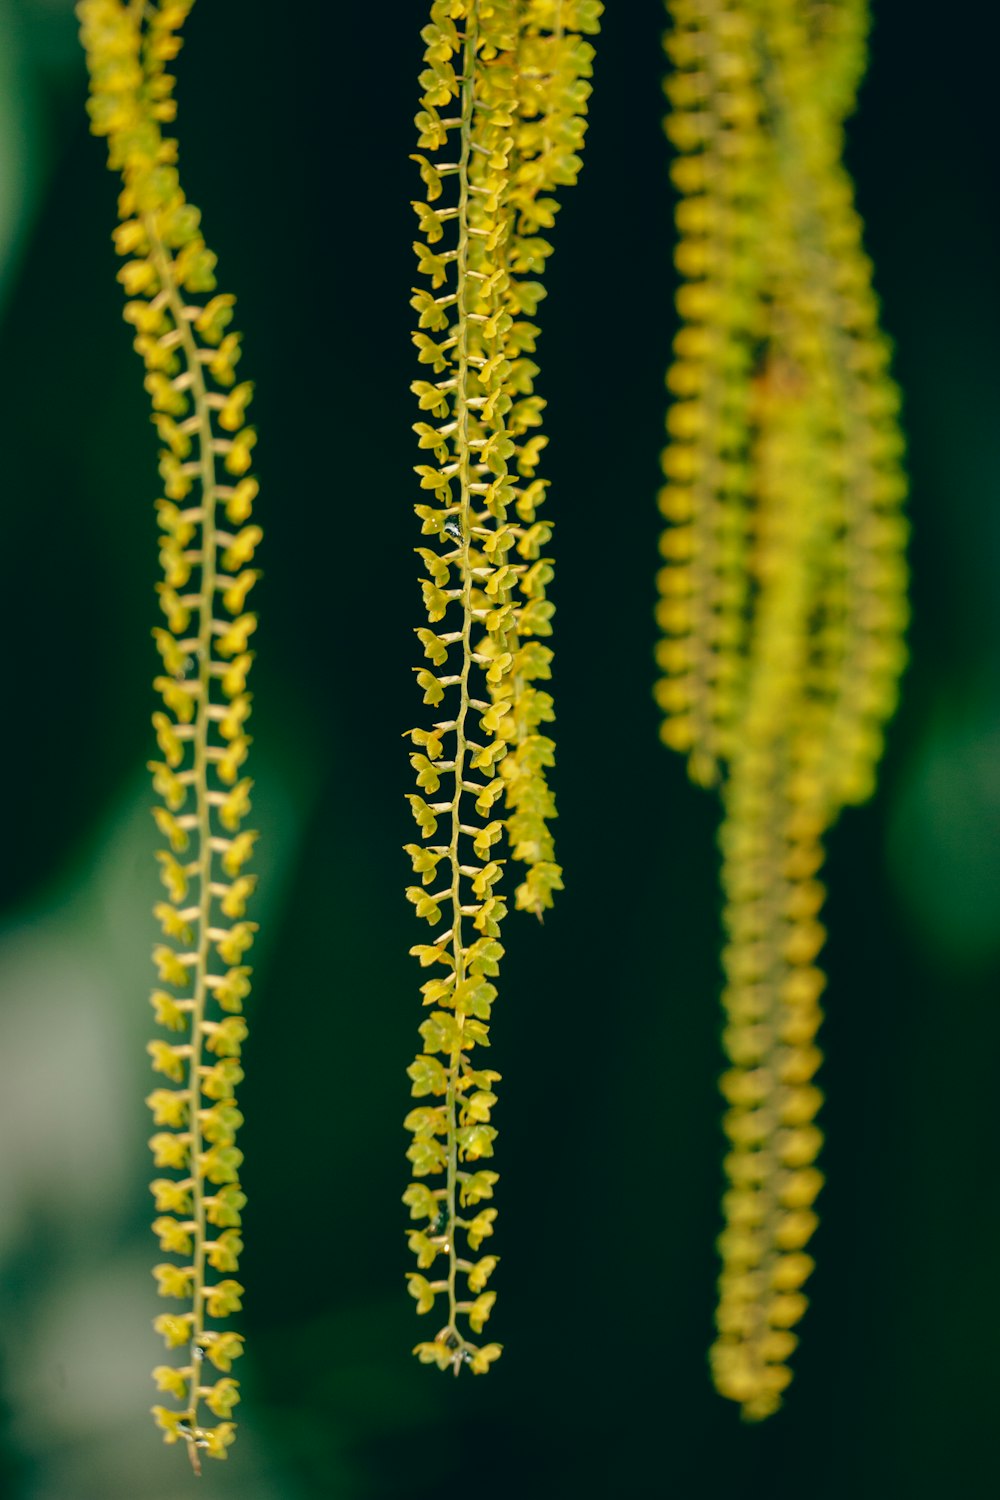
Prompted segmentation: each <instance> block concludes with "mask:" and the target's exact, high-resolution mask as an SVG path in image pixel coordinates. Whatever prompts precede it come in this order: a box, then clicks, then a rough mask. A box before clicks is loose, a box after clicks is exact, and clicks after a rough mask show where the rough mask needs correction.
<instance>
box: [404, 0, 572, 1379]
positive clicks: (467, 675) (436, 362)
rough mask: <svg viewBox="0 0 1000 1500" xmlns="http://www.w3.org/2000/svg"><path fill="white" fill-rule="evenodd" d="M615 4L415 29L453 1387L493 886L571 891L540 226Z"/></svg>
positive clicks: (438, 1171)
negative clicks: (560, 735)
mask: <svg viewBox="0 0 1000 1500" xmlns="http://www.w3.org/2000/svg"><path fill="white" fill-rule="evenodd" d="M601 9H602V7H601V6H600V5H599V4H597V3H595V0H489V3H488V4H487V3H486V0H434V3H433V4H432V5H431V10H430V23H429V24H428V25H427V26H425V27H424V29H423V32H422V33H421V34H422V37H423V40H424V43H425V54H424V62H425V69H424V71H423V72H422V73H421V75H420V83H421V88H422V91H423V92H422V96H421V108H420V112H419V113H418V115H417V117H416V124H417V130H418V132H419V139H418V145H419V148H420V154H418V155H417V156H416V158H415V160H416V161H417V162H418V164H419V166H420V175H421V178H422V180H423V183H424V187H425V191H426V199H427V201H426V202H419V203H415V204H414V208H415V210H416V213H417V216H418V220H419V224H420V233H421V238H420V239H419V240H418V241H417V242H416V244H415V245H414V251H415V253H416V256H417V260H418V265H419V271H420V274H421V277H422V278H423V279H424V281H426V282H429V287H428V286H426V285H422V286H420V287H418V288H416V289H415V290H414V296H413V299H412V306H413V307H414V309H415V310H416V311H417V313H418V314H419V327H418V330H417V332H416V333H415V334H414V343H415V345H416V348H417V357H418V360H419V361H420V363H421V364H424V365H427V366H428V367H429V372H428V373H429V375H432V376H433V377H434V378H432V379H431V378H428V379H421V380H417V381H415V382H414V383H413V391H414V394H415V395H416V397H417V399H418V403H419V406H420V409H421V412H423V413H425V414H426V417H425V419H424V420H421V421H419V422H418V423H417V424H416V425H415V429H414V430H415V431H416V433H417V438H418V442H419V446H420V447H421V449H424V450H426V453H427V457H428V459H429V460H432V462H427V463H422V464H420V465H418V466H417V470H416V472H417V474H418V475H419V477H420V483H421V488H422V489H423V490H425V491H427V492H428V494H427V503H424V504H420V505H417V507H416V512H417V515H418V517H419V519H420V521H421V523H422V531H423V533H424V535H425V536H426V537H427V538H428V541H429V545H427V546H423V547H419V548H418V549H417V553H418V556H419V557H420V560H421V562H422V564H423V568H424V573H425V576H424V577H423V578H422V580H421V587H422V590H423V597H424V605H425V608H426V612H427V624H426V625H425V626H421V627H419V628H418V630H417V636H418V639H419V640H420V643H421V645H422V647H423V650H424V655H425V658H426V660H427V662H428V663H429V665H428V666H422V667H419V668H417V669H416V673H417V682H418V685H419V686H420V688H421V689H422V690H423V695H424V702H425V704H427V705H429V706H430V707H432V708H434V709H435V710H437V711H438V712H439V714H440V715H441V717H440V718H438V719H437V720H436V721H435V722H434V723H433V724H432V725H431V726H430V727H429V728H417V729H413V730H411V731H410V732H409V738H410V740H411V742H412V747H413V753H412V754H411V757H410V759H411V762H412V765H413V769H414V771H415V773H416V780H417V792H416V793H415V794H412V795H411V796H410V798H409V801H410V805H411V808H412V811H413V816H414V818H415V820H416V823H417V825H418V828H419V830H420V834H421V839H422V841H421V842H420V843H413V844H408V845H407V846H406V849H407V853H408V854H409V855H410V858H411V861H412V864H413V871H414V874H415V875H418V876H419V877H420V884H419V885H414V886H411V887H410V888H409V889H408V891H407V896H408V898H409V900H410V901H412V903H413V905H414V907H415V908H416V913H417V916H418V917H421V918H423V919H424V920H425V921H426V922H428V923H429V925H430V926H431V927H432V928H438V927H439V926H440V927H441V928H442V929H443V930H442V931H441V932H440V933H439V934H437V935H436V936H435V938H434V940H433V941H432V942H428V943H420V944H418V945H416V946H415V947H414V948H413V950H412V952H413V954H414V956H416V957H417V958H419V960H420V963H421V965H422V966H423V967H425V968H429V969H432V970H434V975H433V977H432V978H430V979H429V980H428V981H427V982H426V983H425V984H424V985H423V986H422V992H423V997H424V1004H425V1005H426V1006H428V1007H429V1008H430V1009H429V1014H428V1016H427V1018H426V1020H425V1021H424V1022H423V1024H422V1025H421V1027H420V1034H421V1039H422V1050H421V1052H420V1054H419V1055H418V1057H417V1058H416V1061H415V1062H414V1063H413V1064H412V1065H411V1067H410V1068H409V1076H410V1079H411V1083H412V1093H413V1095H414V1097H415V1098H416V1099H417V1100H418V1101H420V1102H418V1104H417V1105H416V1107H415V1108H413V1109H412V1110H411V1111H410V1113H409V1115H408V1116H407V1118H406V1127H407V1129H408V1130H410V1131H411V1133H412V1141H411V1144H410V1147H409V1150H408V1152H407V1155H408V1157H409V1160H410V1162H411V1165H412V1170H413V1175H414V1178H415V1180H414V1181H413V1182H412V1183H411V1184H410V1185H409V1187H408V1188H407V1190H406V1193H405V1194H404V1202H405V1203H406V1204H407V1206H408V1207H409V1210H410V1215H411V1218H412V1219H413V1220H414V1221H415V1222H416V1224H417V1226H418V1227H415V1228H413V1229H412V1230H411V1231H410V1234H409V1240H410V1247H411V1249H412V1250H413V1252H414V1253H415V1255H416V1257H417V1267H418V1269H417V1271H415V1272H413V1273H411V1274H410V1276H409V1283H410V1292H411V1294H412V1296H413V1297H414V1299H415V1300H416V1303H417V1311H418V1312H419V1313H427V1312H430V1311H431V1310H432V1309H433V1308H434V1307H435V1306H436V1305H437V1304H438V1303H439V1302H440V1304H443V1309H444V1313H443V1315H444V1323H443V1325H442V1326H441V1327H440V1328H439V1329H438V1330H437V1331H436V1333H435V1335H434V1337H433V1338H431V1339H427V1340H425V1341H423V1342H421V1343H419V1344H418V1345H417V1347H416V1349H415V1351H414V1352H415V1353H416V1354H417V1355H418V1356H419V1358H420V1359H421V1361H423V1362H424V1363H428V1364H436V1365H437V1366H438V1367H439V1368H441V1369H452V1370H453V1371H454V1372H455V1373H456V1374H457V1373H458V1372H459V1371H460V1370H461V1369H462V1367H463V1366H467V1367H468V1368H469V1369H470V1370H472V1372H473V1373H474V1374H484V1373H485V1372H486V1371H487V1370H488V1369H489V1367H490V1365H491V1364H492V1362H493V1361H494V1360H496V1359H497V1358H498V1357H499V1355H500V1352H501V1346H500V1345H499V1344H496V1343H481V1342H479V1339H478V1336H479V1335H480V1334H481V1333H482V1331H483V1327H484V1325H485V1323H486V1322H487V1320H488V1318H489V1316H490V1313H491V1311H492V1308H493V1303H494V1299H495V1293H494V1292H493V1291H492V1290H487V1289H486V1286H487V1282H488V1280H489V1278H490V1277H491V1275H492V1273H493V1271H494V1269H495V1267H496V1264H497V1257H496V1256H495V1255H492V1254H487V1255H480V1254H479V1252H480V1250H481V1248H482V1245H483V1243H484V1241H486V1240H488V1239H490V1238H491V1237H492V1235H493V1232H494V1221H495V1219H496V1209H495V1208H493V1207H492V1205H491V1204H490V1200H491V1199H492V1198H493V1189H494V1185H495V1183H496V1182H497V1173H496V1172H494V1171H492V1170H491V1169H490V1168H489V1167H486V1166H484V1165H482V1163H484V1162H486V1161H488V1160H489V1159H490V1158H491V1157H492V1155H493V1142H494V1140H495V1138H496V1128H495V1127H494V1125H493V1124H492V1112H493V1109H494V1106H495V1104H496V1102H497V1096H496V1093H495V1092H494V1086H495V1084H496V1083H498V1082H499V1074H498V1073H496V1072H495V1071H494V1070H492V1069H489V1068H482V1067H478V1066H476V1061H475V1059H474V1055H473V1054H474V1052H475V1049H476V1048H477V1047H482V1046H486V1045H488V1041H489V1023H490V1018H491V1011H492V1006H493V1002H494V1000H495V998H496V994H497V991H496V987H495V985H494V984H493V983H492V982H491V981H492V980H493V979H494V978H495V977H496V976H497V974H498V972H499V963H500V960H501V958H502V957H503V952H504V949H503V946H502V944H501V943H500V940H499V939H500V924H501V922H502V920H503V918H504V917H505V915H506V910H507V908H506V903H505V901H504V899H503V897H502V895H501V894H500V891H499V889H498V885H499V882H500V879H501V876H502V872H503V865H504V863H505V859H504V850H505V848H506V847H507V845H508V843H509V845H510V849H511V853H512V855H513V857H514V858H515V859H518V860H520V861H521V862H522V863H523V864H524V865H525V867H526V873H525V879H524V881H523V883H522V884H521V886H520V887H519V888H518V892H517V898H516V899H517V904H518V906H520V907H523V908H525V909H528V910H534V911H536V912H538V913H539V915H540V914H541V912H542V910H543V909H544V908H545V907H547V906H549V905H551V893H552V891H553V890H557V889H559V888H560V887H561V879H560V874H561V872H560V870H559V866H558V865H557V864H556V863H555V859H554V850H553V846H552V838H551V834H550V832H549V829H548V822H549V820H550V819H551V818H552V817H554V816H555V805H554V802H553V800H552V796H551V792H550V790H549V788H548V785H547V781H546V776H545V773H546V770H547V769H548V768H549V767H550V766H551V764H552V758H553V745H552V741H551V740H550V739H549V738H548V737H547V736H546V735H544V734H542V733H540V726H542V725H543V724H545V723H547V722H548V721H549V720H551V718H552V700H551V698H550V696H549V695H548V693H546V692H543V691H542V690H541V689H539V688H537V687H536V686H534V684H535V683H537V682H539V681H544V680H546V679H548V678H549V676H550V662H551V659H552V653H551V651H550V650H549V649H548V647H547V646H544V645H543V644H542V642H541V640H540V637H544V636H548V635H549V634H550V629H551V627H550V624H549V621H550V619H551V615H552V605H551V604H550V603H549V602H548V600H547V599H546V597H545V590H546V586H547V584H548V583H549V581H550V580H551V576H552V568H551V563H550V561H549V560H548V559H547V558H546V557H545V556H544V555H543V551H544V549H545V547H546V546H547V543H548V541H549V538H550V535H551V528H550V527H549V525H548V524H547V523H545V522H541V521H539V520H538V519H537V514H536V513H537V509H538V507H539V505H540V504H541V501H542V499H543V498H544V491H545V481H544V480H542V479H540V478H539V477H538V475H537V467H538V460H539V454H540V452H541V450H542V447H543V446H544V442H545V439H544V438H543V437H542V436H541V434H540V433H539V432H538V427H539V425H540V421H541V412H542V408H543V402H542V401H541V399H540V398H539V397H538V396H537V395H536V394H535V392H534V379H535V376H536V375H537V374H538V367H537V365H535V364H534V362H533V361H532V360H531V359H530V358H529V357H528V356H529V355H530V354H531V353H532V352H533V351H534V349H535V340H536V338H537V335H538V328H537V326H536V325H535V324H534V323H533V322H531V321H529V319H530V318H531V317H532V316H533V315H534V312H535V308H536V306H537V304H538V302H539V301H540V300H541V297H542V296H543V294H544V289H543V287H542V286H541V284H540V282H539V281H537V279H534V278H536V277H537V275H538V274H539V273H540V272H541V270H542V268H543V266H544V262H545V259H546V257H547V256H548V255H549V253H550V251H551V246H550V245H549V243H548V242H547V241H546V240H544V239H542V238H541V237H540V236H539V234H538V231H539V229H542V228H547V227H548V226H549V225H550V224H551V222H552V219H553V217H554V214H555V211H556V208H557V204H556V201H555V199H554V198H553V197H551V193H552V192H553V191H554V190H555V189H556V188H558V187H562V186H566V185H568V184H570V183H572V182H573V181H575V178H576V174H577V172H578V171H579V166H580V161H579V156H578V154H577V153H578V151H579V147H580V145H581V144H582V140H583V131H584V122H583V113H584V110H585V106H586V100H587V96H588V93H589V87H588V85H587V84H586V82H585V79H586V77H587V76H588V75H589V71H590V61H591V57H592V49H591V48H590V46H589V44H588V43H586V42H584V41H583V40H582V37H581V35H580V33H581V32H583V31H590V32H592V31H595V30H596V29H597V21H598V16H599V14H600V11H601ZM425 153H426V154H425ZM504 808H506V811H507V816H506V817H504V816H502V812H503V809H504ZM441 971H443V973H442V972H441ZM438 1183H440V1185H434V1184H438ZM484 1204H486V1205H489V1206H486V1207H484V1206H482V1205H484ZM424 1272H429V1273H430V1275H425V1274H424ZM470 1335H473V1336H475V1337H470Z"/></svg>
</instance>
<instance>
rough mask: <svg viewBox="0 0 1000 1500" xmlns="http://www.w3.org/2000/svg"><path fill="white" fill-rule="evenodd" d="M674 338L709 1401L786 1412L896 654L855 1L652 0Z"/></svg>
mask: <svg viewBox="0 0 1000 1500" xmlns="http://www.w3.org/2000/svg"><path fill="white" fill-rule="evenodd" d="M668 8H669V11H670V13H671V16H672V19H673V23H674V24H673V29H672V31H671V32H670V34H669V36H668V38H667V51H668V55H669V57H670V60H671V64H672V70H671V72H670V74H669V76H668V79H667V85H666V87H667V93H668V97H669V99H670V104H671V106H672V111H671V114H670V116H669V118H668V121H667V132H668V135H669V136H670V139H671V141H672V142H673V144H674V146H675V147H676V148H677V151H678V153H679V154H678V156H677V158H676V160H675V161H674V163H673V167H672V175H673V178H674V182H675V185H676V187H677V189H678V191H679V194H680V200H679V203H678V206H677V229H678V244H677V249H676V252H675V259H676V264H677V268H678V270H679V272H680V273H681V277H682V284H681V287H680V289H679V291H678V296H677V306H678V312H679V313H680V317H681V327H680V330H679V332H678V334H677V337H676V340H675V346H674V353H675V358H674V363H673V364H672V366H671V368H670V372H669V375H668V386H669V388H670V390H671V392H672V396H673V401H672V404H671V407H670V410H669V412H668V416H667V427H668V433H669V438H670V441H669V444H668V446H667V448H666V450H665V452H664V455H663V469H664V474H665V477H666V481H667V482H666V484H665V486H664V488H663V490H662V491H661V494H660V505H661V509H662V511H663V514H664V516H665V518H666V519H667V521H668V522H669V523H670V524H669V525H668V528H667V530H666V531H665V533H664V535H663V539H662V552H663V557H664V560H665V566H664V567H663V569H662V570H661V573H660V578H659V585H660V603H659V607H658V618H659V623H660V626H661V628H662V630H663V632H664V635H663V639H662V641H661V642H660V645H659V648H658V661H659V664H660V666H661V668H662V670H663V674H664V675H663V678H662V679H661V681H660V683H659V684H658V688H657V696H658V699H659V702H660V705H661V707H662V708H663V710H664V713H665V720H664V724H663V729H662V734H663V738H664V740H665V742H666V743H667V744H668V745H670V746H672V747H673V748H675V749H677V750H680V751H681V752H682V753H684V754H685V755H686V756H687V757H688V765H689V770H690V774H691V776H692V778H693V779H694V780H695V781H697V782H700V783H703V784H709V783H712V782H718V781H721V785H722V798H723V807H724V820H723V826H722V830H721V836H720V838H721V846H722V853H723V888H724V892H725V900H726V906H725V916H724V921H725V926H726V932H727V944H726V948H725V951H724V954H723V962H724V968H725V974H726V988H725V992H724V997H723V998H724V1004H725V1009H726V1015H727V1025H726V1030H725V1034H724V1042H725V1046H726V1050H727V1052H728V1055H729V1059H730V1062H731V1065H732V1066H731V1067H730V1069H729V1070H728V1071H727V1072H726V1073H725V1075H724V1076H723V1079H722V1090H723V1093H724V1095H725V1098H726V1100H727V1102H728V1104H729V1110H728V1112H727V1114H726V1117H725V1130H726V1134H727V1136H728V1137H729V1142H730V1150H729V1154H728V1156H727V1158H726V1172H727V1175H728V1178H729V1183H730V1186H729V1190H728V1191H727V1193H726V1196H725V1200H724V1205H723V1206H724V1213H725V1229H724V1232H723V1234H722V1237H721V1239H720V1241H719V1249H720V1252H721V1257H722V1275H721V1278H720V1283H719V1292H720V1295H719V1307H718V1315H717V1324H718V1338H717V1341H716V1343H715V1346H714V1348H713V1351H712V1369H713V1375H714V1379H715V1383H716V1386H717V1387H718V1389H719V1391H720V1392H721V1393H722V1394H723V1395H725V1396H728V1397H730V1398H732V1399H733V1400H735V1401H738V1402H740V1404H741V1406H742V1408H743V1412H744V1414H745V1415H746V1416H748V1417H751V1418H759V1417H764V1416H767V1415H768V1414H769V1413H770V1412H772V1411H774V1410H775V1409H776V1407H777V1406H778V1405H779V1404H780V1401H781V1393H782V1391H783V1390H784V1388H785V1387H786V1386H787V1384H788V1381H789V1380H790V1379H791V1375H790V1371H789V1369H788V1365H787V1361H788V1358H789V1356H790V1354H791V1353H792V1351H793V1350H794V1348H795V1345H796V1342H797V1340H796V1336H795V1334H794V1333H793V1332H792V1329H793V1327H794V1325H795V1324H796V1323H797V1322H798V1320H799V1318H800V1317H801V1315H802V1312H803V1311H804V1309H805V1306H806V1299H805V1296H804V1295H803V1293H802V1286H803V1284H804V1282H805V1281H806V1279H807V1277H808V1276H809V1273H810V1271H811V1269H812V1264H813V1263H812V1260H811V1259H810V1257H809V1256H808V1255H807V1254H806V1250H805V1247H806V1245H807V1244H808V1242H809V1239H810V1237H811V1235H812V1232H813V1229H814V1228H815V1225H816V1222H817V1220H816V1215H815V1212H814V1208H813V1205H814V1201H815V1198H816V1196H817V1194H818V1192H819V1190H820V1187H821V1186H822V1177H821V1175H820V1173H819V1171H818V1170H817V1169H816V1167H815V1165H814V1163H815V1159H816V1155H817V1152H818V1150H819V1147H820V1145H821V1142H822V1136H821V1133H820V1130H819V1128H818V1126H817V1125H816V1123H815V1116H816V1114H817V1111H818V1109H819V1107H820V1104H821V1102H822V1096H821V1094H820V1092H819V1090H818V1089H817V1088H816V1087H815V1084H814V1082H813V1078H814V1075H815V1073H816V1071H817V1069H818V1067H819V1064H820V1062H821V1055H820V1053H819V1051H818V1049H817V1047H816V1045H815V1036H816V1031H817V1028H818V1026H819V1022H820V1015H821V1013H820V1007H819V997H820V994H821V992H822V990H823V987H824V983H825V981H824V977H823V974H822V973H821V971H820V969H819V967H818V965H817V959H818V956H819V953H820V950H821V948H822V944H823V940H824V937H825V933H824V929H823V927H822V925H821V923H820V921H819V913H820V910H821V907H822V903H823V898H824V889H823V886H822V885H821V884H820V883H819V881H818V879H817V875H818V873H819V871H820V868H821V866H822V862H823V851H822V838H823V835H824V833H825V831H826V829H827V828H829V826H830V824H831V823H832V822H833V821H834V819H835V818H836V817H837V815H838V813H839V811H840V809H841V808H842V807H843V806H844V805H845V804H848V803H852V802H861V801H864V800H865V798H867V797H868V796H869V795H870V794H871V791H872V789H873V786H874V778H875V767H876V765H877V762H878V759H879V756H880V754H881V749H882V737H883V736H882V731H883V726H884V724H885V721H886V720H887V719H888V718H889V717H890V715H891V714H892V711H893V709H894V707H895V703H896V697H897V683H898V678H899V675H900V672H901V671H902V668H903V665H904V662H905V655H906V653H905V646H904V642H903V632H904V630H905V626H906V621H907V606H906V566H905V560H904V556H903V549H904V546H905V540H906V526H905V521H904V520H903V518H902V516H901V514H900V504H901V501H902V499H903V496H904V493H905V481H904V478H903V475H902V470H901V465H900V458H901V453H902V442H901V438H900V434H899V430H898V426H897V423H896V411H897V408H898V395H897V392H896V389H895V387H894V385H893V383H892V381H891V379H890V377H889V374H888V363H889V355H888V346H887V343H886V340H885V339H884V337H883V336H882V334H881V333H880V331H879V328H878V308H877V303H876V300H875V297H874V294H873V292H872V289H871V268H870V265H869V263H868V261H867V259H866V258H865V256H864V254H863V252H862V250H861V226H860V222H859V220H858V217H857V214H856V212H855V210H854V207H853V203H852V190H851V183H850V180H849V178H848V177H847V174H846V172H845V170H844V168H843V165H842V162H841V155H842V145H843V121H844V118H845V116H846V115H847V114H848V113H849V112H850V110H851V109H852V108H853V105H854V97H855V92H856V88H857V83H858V80H859V78H860V76H861V74H862V72H863V68H864V60H865V34H866V29H867V10H866V5H865V0H824V3H822V4H820V3H816V0H668Z"/></svg>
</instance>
